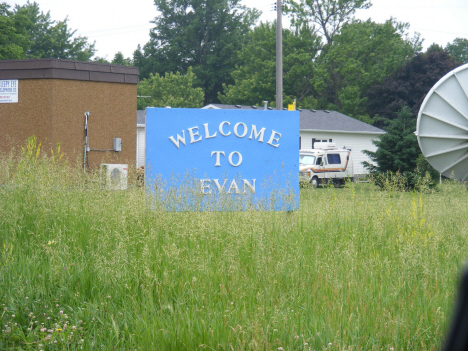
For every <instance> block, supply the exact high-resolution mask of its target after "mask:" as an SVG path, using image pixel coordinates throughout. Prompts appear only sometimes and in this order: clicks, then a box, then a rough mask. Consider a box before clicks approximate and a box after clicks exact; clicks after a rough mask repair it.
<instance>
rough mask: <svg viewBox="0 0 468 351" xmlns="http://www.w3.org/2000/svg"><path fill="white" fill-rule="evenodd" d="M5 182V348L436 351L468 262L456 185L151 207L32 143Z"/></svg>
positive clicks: (1, 169) (0, 287)
mask: <svg viewBox="0 0 468 351" xmlns="http://www.w3.org/2000/svg"><path fill="white" fill-rule="evenodd" d="M0 184H2V185H1V186H0V252H1V256H0V304H1V308H2V310H1V333H0V349H1V350H4V349H5V350H6V349H20V350H22V349H25V350H29V349H34V350H36V349H37V350H74V349H83V350H94V349H96V350H99V349H104V350H111V349H114V350H135V349H137V350H197V349H200V350H203V349H205V350H436V349H440V345H441V343H442V342H443V339H444V337H445V335H446V332H447V329H448V326H449V323H450V317H451V314H452V310H453V303H454V298H455V295H456V288H457V281H458V277H459V273H460V269H461V268H462V267H463V265H464V262H465V259H466V257H468V206H466V198H467V193H466V190H465V189H464V187H462V186H461V185H459V184H454V183H446V184H443V185H442V186H439V188H438V189H437V190H436V191H434V192H430V193H424V194H423V193H402V192H388V191H386V192H382V191H376V190H374V189H373V188H372V186H371V185H370V184H349V185H348V186H347V187H345V188H341V189H333V188H321V189H316V190H314V189H303V190H301V200H300V209H299V210H298V211H295V212H294V213H283V212H259V211H246V212H209V213H207V212H205V213H199V212H194V213H181V212H164V211H158V210H155V211H150V210H148V201H147V197H146V196H145V193H144V191H143V189H142V188H138V187H131V188H130V189H129V190H128V191H124V192H111V191H104V190H101V189H100V188H99V184H98V182H97V181H96V179H93V178H92V177H84V176H81V175H80V174H79V173H73V172H71V171H70V170H69V169H67V168H66V167H63V166H60V162H59V161H58V158H57V157H54V158H47V159H45V158H41V157H40V156H39V157H36V154H35V150H34V149H32V150H29V151H28V150H25V151H24V152H23V156H22V158H21V159H20V160H19V161H18V160H17V159H14V158H11V157H10V158H9V157H7V156H4V157H3V158H1V160H0Z"/></svg>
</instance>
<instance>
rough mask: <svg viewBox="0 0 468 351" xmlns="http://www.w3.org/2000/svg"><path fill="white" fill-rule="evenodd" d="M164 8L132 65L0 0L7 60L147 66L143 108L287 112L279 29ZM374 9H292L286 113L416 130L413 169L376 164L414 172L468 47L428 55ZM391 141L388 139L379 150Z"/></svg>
mask: <svg viewBox="0 0 468 351" xmlns="http://www.w3.org/2000/svg"><path fill="white" fill-rule="evenodd" d="M154 4H155V10H157V12H158V16H157V17H155V18H154V20H153V21H152V23H153V25H154V27H153V28H152V29H151V31H150V40H149V41H148V42H147V43H146V44H145V45H144V46H143V47H141V46H138V47H137V48H136V50H135V51H134V53H133V57H131V58H126V57H124V55H123V54H122V53H121V52H118V53H116V54H115V56H114V58H113V59H112V60H107V59H106V58H102V57H96V56H95V53H96V49H95V43H90V42H89V41H88V38H86V37H82V36H75V33H76V30H72V29H70V28H69V27H68V24H67V22H68V20H67V18H65V19H64V20H62V21H55V20H52V19H51V18H50V14H49V12H47V13H44V12H43V11H41V10H40V9H39V5H38V4H37V3H35V2H32V3H31V2H29V1H28V2H27V3H26V4H25V5H23V6H19V5H16V6H14V8H11V7H10V6H8V5H7V4H6V3H0V15H1V16H0V59H21V58H50V57H52V58H60V59H75V60H83V61H98V62H108V63H113V64H120V65H134V66H137V67H139V70H140V84H139V85H138V94H139V95H140V96H150V97H148V98H139V99H138V108H139V109H143V108H145V107H146V106H172V107H201V106H203V105H206V104H210V103H223V104H240V105H258V106H261V105H263V101H268V102H269V105H270V106H275V100H276V95H275V94H276V88H275V84H276V83H275V82H276V76H275V75H276V74H275V72H276V23H275V22H260V23H259V21H258V19H259V16H260V14H261V13H260V12H259V11H258V10H256V9H254V8H248V7H246V6H244V5H242V4H241V2H240V0H154ZM370 6H371V2H370V0H297V1H296V0H285V1H284V13H285V15H286V16H288V17H289V19H290V22H291V26H290V28H285V29H283V77H284V78H283V79H284V82H283V87H284V91H283V101H284V104H285V106H286V104H289V103H291V102H292V101H294V100H296V101H297V106H298V108H305V109H326V110H335V111H339V112H342V113H344V114H346V115H349V116H351V117H354V118H357V119H359V120H361V121H364V122H366V123H370V124H372V125H374V126H377V127H379V128H384V129H386V130H387V131H389V134H390V136H392V137H393V136H394V135H395V133H397V134H398V133H400V134H401V135H400V134H399V135H400V137H401V136H402V135H404V136H405V137H406V134H408V135H409V136H408V138H407V139H408V140H409V144H405V145H400V146H401V148H402V150H403V154H404V155H405V157H406V156H407V161H404V162H403V161H402V160H399V159H392V160H387V161H385V162H383V161H382V162H379V161H380V159H381V158H382V157H383V156H382V155H379V154H377V153H370V156H371V158H374V160H376V161H377V162H378V165H380V164H382V165H383V164H386V166H382V167H381V168H380V169H379V170H381V171H382V170H394V171H397V170H402V169H405V170H412V169H414V168H415V167H417V164H416V161H415V160H416V159H417V157H416V158H415V157H413V156H414V155H408V152H407V151H408V150H413V151H414V153H415V154H416V155H417V154H418V152H419V148H418V147H417V142H416V139H415V137H414V135H412V132H413V131H414V128H415V127H414V126H415V122H416V117H417V113H418V110H419V107H420V105H421V103H422V101H423V99H424V97H425V94H426V93H427V92H428V91H429V90H430V88H431V87H432V86H433V85H434V84H435V83H436V82H437V81H438V80H439V79H440V78H441V77H442V76H443V75H445V74H446V73H448V72H449V71H451V70H452V69H454V68H455V67H457V66H459V65H461V64H462V63H466V62H468V40H467V39H464V38H456V39H455V40H454V41H453V42H452V43H448V44H447V45H446V46H445V47H441V46H439V45H436V44H433V45H432V46H430V47H429V48H428V49H427V50H425V51H423V50H422V40H423V39H422V38H421V37H420V35H419V34H417V33H416V34H414V35H410V33H409V24H407V23H401V22H398V21H397V20H395V19H393V18H389V19H388V20H387V21H386V22H384V23H376V22H374V21H372V20H371V19H369V20H367V21H362V20H357V19H356V18H355V17H354V14H355V12H356V11H357V10H361V9H367V8H369V7H370ZM403 119H404V120H405V121H406V122H405V123H402V120H403ZM401 126H404V127H401ZM401 128H403V130H401ZM397 131H398V132H397ZM410 134H411V135H412V136H411V135H410ZM386 137H388V134H387V135H386V136H384V137H383V138H384V139H385V138H386ZM400 137H398V138H400ZM405 137H401V138H400V139H405ZM405 140H406V139H405ZM384 144H388V143H386V142H385V140H383V141H382V140H381V144H380V145H378V146H379V150H380V149H381V148H382V150H384V147H385V146H384ZM390 144H391V142H390ZM409 145H410V147H408V146H409ZM387 156H388V155H387ZM413 160H414V162H413Z"/></svg>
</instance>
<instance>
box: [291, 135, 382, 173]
mask: <svg viewBox="0 0 468 351" xmlns="http://www.w3.org/2000/svg"><path fill="white" fill-rule="evenodd" d="M299 135H300V137H301V149H311V148H312V138H315V139H316V141H319V140H320V141H322V140H326V141H329V140H330V139H332V142H333V143H335V144H336V147H337V148H343V147H346V148H347V149H351V152H352V155H353V167H354V174H355V175H359V174H367V173H369V172H368V171H367V170H366V169H365V168H364V166H363V165H362V162H363V161H367V162H371V160H370V159H369V157H368V156H367V155H365V154H364V153H363V152H362V151H363V150H369V151H376V150H377V147H376V146H375V145H374V144H372V140H379V134H369V133H349V132H346V133H339V132H325V131H317V132H315V131H304V130H301V131H300V134H299Z"/></svg>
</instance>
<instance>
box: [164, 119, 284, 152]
mask: <svg viewBox="0 0 468 351" xmlns="http://www.w3.org/2000/svg"><path fill="white" fill-rule="evenodd" d="M226 125H227V128H225V126H226ZM230 126H231V122H228V121H223V122H221V123H220V124H219V126H218V131H219V134H221V135H222V136H224V137H227V136H230V135H231V134H232V133H231V130H230V129H229V127H230ZM240 126H242V133H240V132H239V127H240ZM203 128H204V130H205V139H211V138H215V137H216V136H217V135H218V132H214V133H213V134H210V127H209V123H204V124H203ZM265 130H266V128H265V127H262V128H261V129H260V130H259V131H257V126H256V125H254V124H252V125H251V129H250V136H249V139H250V140H252V139H253V140H257V139H258V141H259V142H261V143H263V136H264V134H265ZM187 131H188V134H189V137H190V144H193V143H197V142H199V141H202V140H203V136H202V135H200V134H199V128H198V126H195V127H191V128H187ZM232 132H233V133H234V135H235V136H236V137H238V138H243V137H245V136H246V135H247V134H248V132H249V128H248V127H247V125H246V124H245V123H242V122H239V123H236V124H235V125H234V128H233V131H232ZM280 138H281V134H280V133H278V132H276V131H274V130H272V131H271V134H270V138H269V140H268V141H267V144H269V145H271V146H273V147H278V146H279V145H280V144H279V139H280ZM169 140H170V141H172V142H173V143H174V145H175V146H177V148H178V149H179V148H180V143H182V144H184V145H185V146H186V145H187V144H186V141H185V130H183V131H182V136H180V135H179V134H176V138H174V136H170V137H169Z"/></svg>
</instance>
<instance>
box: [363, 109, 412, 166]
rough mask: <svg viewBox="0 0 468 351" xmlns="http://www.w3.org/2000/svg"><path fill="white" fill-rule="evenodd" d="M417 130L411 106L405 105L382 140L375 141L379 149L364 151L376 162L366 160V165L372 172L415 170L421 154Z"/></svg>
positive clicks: (382, 136) (381, 137)
mask: <svg viewBox="0 0 468 351" xmlns="http://www.w3.org/2000/svg"><path fill="white" fill-rule="evenodd" d="M415 130H416V121H415V118H414V116H413V114H412V113H411V108H410V107H409V106H403V108H402V109H401V110H400V111H399V112H398V114H397V117H396V118H395V119H393V120H392V121H391V122H390V124H389V126H388V127H387V129H386V131H387V133H386V134H383V135H381V136H380V140H377V141H373V144H374V145H375V146H377V150H376V151H369V150H365V151H364V153H365V154H366V155H368V156H369V157H370V159H371V160H372V161H373V162H375V164H373V163H370V162H364V166H365V167H366V168H367V169H368V170H370V171H371V172H387V171H391V172H393V173H395V172H400V173H404V172H413V171H414V170H415V169H416V166H417V161H418V157H419V156H420V155H421V150H420V149H419V145H418V140H417V138H416V135H414V131H415Z"/></svg>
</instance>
